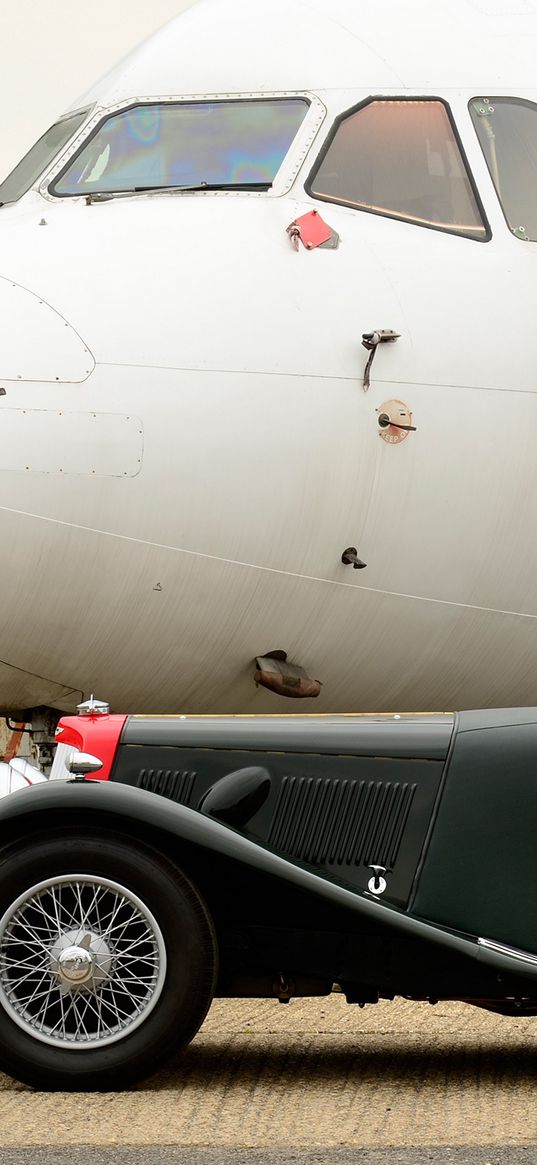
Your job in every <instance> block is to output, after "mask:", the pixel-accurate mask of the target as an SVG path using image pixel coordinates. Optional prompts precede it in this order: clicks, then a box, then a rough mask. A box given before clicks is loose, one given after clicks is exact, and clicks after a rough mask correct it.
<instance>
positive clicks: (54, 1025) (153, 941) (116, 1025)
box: [0, 874, 166, 1048]
mask: <svg viewBox="0 0 537 1165" xmlns="http://www.w3.org/2000/svg"><path fill="white" fill-rule="evenodd" d="M165 976H166V950H165V946H164V940H163V937H162V934H161V931H160V928H159V926H158V923H157V921H156V919H155V918H154V917H153V915H152V913H151V912H150V911H149V910H148V908H147V907H146V906H145V904H144V903H143V902H142V901H141V900H140V899H139V898H138V897H137V896H136V895H134V894H133V893H132V892H131V891H130V890H128V889H126V888H125V887H124V886H121V885H119V884H118V883H116V882H111V881H108V880H105V879H101V878H94V877H88V876H86V875H82V874H81V875H78V874H77V875H69V876H65V877H61V878H51V879H49V880H48V881H46V882H40V883H39V884H37V885H35V886H32V887H31V888H30V889H29V890H28V891H26V893H24V894H21V896H20V897H19V898H18V899H17V901H16V902H14V903H13V905H12V906H11V907H10V908H9V910H7V911H6V913H5V914H4V917H3V918H2V919H0V1006H2V1007H3V1008H4V1010H5V1011H6V1012H7V1013H8V1015H9V1016H10V1018H11V1019H12V1020H13V1021H14V1022H15V1023H16V1024H17V1025H18V1026H19V1027H21V1028H23V1029H24V1030H26V1032H28V1033H29V1034H31V1035H32V1036H33V1037H34V1038H36V1039H38V1040H41V1041H43V1042H44V1043H47V1044H52V1045H54V1046H61V1047H64V1048H65V1047H71V1048H73V1047H96V1046H99V1047H101V1046H103V1045H105V1044H110V1043H113V1042H115V1041H116V1040H119V1039H121V1038H123V1037H124V1036H125V1035H127V1034H130V1032H131V1031H133V1030H134V1029H135V1028H136V1027H138V1026H139V1025H140V1024H141V1023H143V1022H144V1020H145V1019H146V1018H147V1016H148V1015H149V1014H150V1012H151V1011H152V1010H153V1008H154V1006H155V1004H156V1003H157V1001H158V999H159V998H160V995H161V992H162V988H163V986H164V980H165Z"/></svg>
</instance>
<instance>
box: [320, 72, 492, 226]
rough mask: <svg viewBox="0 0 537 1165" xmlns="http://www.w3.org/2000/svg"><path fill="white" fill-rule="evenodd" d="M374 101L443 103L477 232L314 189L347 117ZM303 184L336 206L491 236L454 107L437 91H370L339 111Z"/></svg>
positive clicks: (403, 220) (422, 224) (361, 212)
mask: <svg viewBox="0 0 537 1165" xmlns="http://www.w3.org/2000/svg"><path fill="white" fill-rule="evenodd" d="M375 102H386V103H388V102H390V103H392V104H394V103H396V102H401V103H407V104H408V103H412V104H414V103H415V104H417V103H419V102H428V103H438V104H439V105H441V106H442V107H443V109H444V111H445V113H446V116H447V119H448V122H449V126H450V129H451V133H452V135H453V141H454V144H455V146H456V148H457V151H458V154H459V158H460V162H461V163H462V166H463V169H464V173H465V176H466V178H467V180H468V183H469V186H470V190H471V193H472V196H473V199H474V202H475V207H476V210H477V212H478V215H479V220H480V224H481V226H482V228H483V229H482V230H479V232H478V231H477V230H476V231H475V232H474V231H472V232H470V231H467V232H465V231H463V230H457V229H456V228H455V226H454V225H453V226H450V225H439V224H438V223H436V222H434V221H428V220H426V219H415V218H412V217H411V216H405V215H404V214H403V213H401V214H398V213H395V212H393V211H390V210H387V209H386V210H385V209H383V208H381V207H373V206H371V207H370V206H367V205H361V204H360V203H359V202H357V201H354V202H353V201H352V200H351V199H346V198H343V197H336V196H332V195H328V194H322V193H319V192H318V191H316V190H315V189H314V183H315V178H316V177H317V174H318V173H319V171H320V169H321V167H322V165H323V162H324V160H325V157H326V155H327V154H328V152H329V150H330V148H331V146H332V144H333V142H334V141H335V138H336V136H337V134H338V132H339V129H340V127H341V125H342V124H343V123H344V122H345V121H346V120H348V118H350V117H353V116H354V115H355V114H357V113H360V112H362V110H364V109H366V108H367V106H369V105H372V104H374V103H375ZM304 185H305V190H306V193H307V194H308V195H309V196H310V198H312V199H314V200H315V201H319V202H328V203H330V204H332V205H335V206H344V207H348V208H349V210H355V211H357V212H359V213H360V214H371V215H374V216H376V217H378V218H386V219H391V220H392V221H393V222H399V223H405V224H407V225H408V226H415V227H419V228H421V229H425V230H431V231H436V232H437V233H438V234H442V235H449V236H450V237H456V238H460V239H468V240H469V241H470V242H476V243H488V242H490V240H491V238H492V230H491V228H490V224H489V221H488V218H487V215H486V212H485V207H484V205H483V201H482V199H481V195H480V191H479V187H478V185H477V182H476V180H475V177H474V173H473V170H472V167H471V166H470V162H469V160H468V157H467V154H466V150H465V148H464V145H463V142H462V138H461V135H460V133H459V129H458V126H457V122H456V120H455V117H454V115H453V111H452V109H451V106H450V104H449V102H448V101H446V99H445V98H444V97H439V96H438V95H436V94H418V95H414V94H404V95H402V94H397V93H394V94H391V93H390V94H387V93H377V94H371V95H370V96H368V97H366V98H365V99H364V100H363V101H359V102H358V103H357V104H356V105H353V106H350V107H349V108H348V109H345V110H344V111H343V112H342V113H340V114H338V116H337V117H336V119H335V121H334V122H333V124H332V126H331V128H330V130H329V132H328V135H327V137H326V139H325V141H324V142H323V145H322V147H321V150H320V152H319V153H318V155H317V157H316V159H315V162H314V163H313V166H312V168H311V170H310V172H309V174H308V176H307V179H306V182H305V184H304Z"/></svg>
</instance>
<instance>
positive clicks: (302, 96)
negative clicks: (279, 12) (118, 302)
mask: <svg viewBox="0 0 537 1165" xmlns="http://www.w3.org/2000/svg"><path fill="white" fill-rule="evenodd" d="M278 102H283V103H290V102H293V103H295V104H296V105H297V106H302V107H303V116H302V118H301V120H300V121H298V123H297V125H296V127H295V129H294V132H293V134H292V135H290V136H289V140H288V142H287V143H286V145H285V150H284V152H283V154H282V156H281V158H280V159H279V161H278V165H277V167H276V168H275V170H274V175H273V178H272V179H269V178H268V177H267V180H266V181H265V182H259V181H258V180H256V181H254V180H252V181H251V182H245V181H243V180H242V178H238V179H237V181H236V182H212V181H211V180H208V181H204V180H201V181H200V182H195V183H188V182H185V183H182V182H177V183H175V182H169V183H166V182H165V183H163V182H162V180H161V179H160V178H159V179H158V180H157V179H155V185H154V187H153V186H152V185H151V184H150V183H147V182H141V181H140V180H138V181H136V182H134V181H131V182H128V180H126V181H125V182H124V184H123V185H120V184H117V187H116V188H114V189H112V188H111V187H105V186H102V185H101V186H97V185H93V184H92V185H89V184H88V185H86V186H85V187H81V188H80V189H78V190H76V191H74V190H73V191H62V190H61V189H58V186H59V185H60V183H61V181H62V179H63V178H64V176H65V175H66V174H67V173H68V171H69V169H70V168H71V167H72V165H73V163H75V162H76V160H77V158H79V157H80V156H81V154H82V153H83V151H84V150H86V149H87V147H88V146H89V145H90V144H91V142H92V141H93V140H94V139H95V138H96V137H97V136H98V134H99V133H100V132H101V130H102V129H103V127H104V126H105V125H106V123H107V122H110V121H111V120H112V119H114V118H118V117H120V116H121V115H123V114H128V113H129V112H130V111H131V110H138V109H147V108H148V107H149V108H153V109H154V108H156V107H160V108H170V107H174V108H184V107H192V106H213V107H214V106H216V105H217V106H224V105H225V106H231V105H244V104H249V105H253V104H265V105H274V104H275V103H278ZM312 107H314V108H315V116H314V117H313V118H312V117H311V111H312ZM325 112H326V111H325V108H324V106H323V105H322V103H321V102H320V101H319V100H318V99H317V98H316V97H315V96H314V95H312V94H309V93H305V92H304V93H300V92H292V93H282V92H279V93H260V94H253V93H248V94H233V95H232V96H227V95H224V96H222V95H221V94H214V95H213V94H210V95H209V94H207V95H205V94H204V95H203V97H199V96H197V95H196V96H181V97H167V98H151V99H150V98H147V99H146V98H143V99H139V100H136V101H132V100H131V101H129V102H123V103H121V104H118V105H117V106H113V107H110V108H108V109H106V110H103V109H100V110H99V113H98V116H96V117H95V118H94V119H93V121H92V122H91V123H89V124H88V126H87V127H86V129H87V131H88V132H87V133H86V135H85V137H84V139H83V140H82V141H81V142H80V141H79V142H78V143H77V148H76V150H74V151H73V152H72V153H71V154H70V156H69V157H68V158H67V159H66V160H62V161H63V163H64V164H62V166H61V167H60V166H58V167H57V168H54V169H53V171H52V173H49V174H48V175H47V181H46V190H43V193H45V194H46V195H48V197H49V198H52V199H55V200H56V199H63V198H84V199H87V198H88V196H90V197H93V198H95V200H96V201H98V200H99V195H102V197H103V199H106V196H107V195H110V196H112V197H113V196H114V195H120V194H122V193H127V194H129V193H130V194H137V193H141V192H143V193H151V192H152V191H153V189H154V190H155V193H165V192H168V193H173V192H174V191H176V192H180V191H181V189H182V188H183V189H184V191H185V192H188V187H189V186H190V187H191V189H193V188H194V187H196V188H199V193H201V194H203V193H210V192H211V187H212V189H213V192H214V191H215V190H216V189H217V187H218V186H219V187H220V188H221V189H225V190H226V192H227V193H233V192H234V190H237V191H243V192H244V191H246V192H248V193H249V192H250V191H251V192H252V193H257V194H259V193H264V192H266V191H270V193H273V192H274V190H273V188H274V186H275V184H276V178H277V177H278V175H279V174H280V171H281V170H282V168H283V166H284V164H285V162H286V161H288V159H289V156H290V154H291V152H293V155H294V154H295V150H296V149H297V148H298V147H299V144H300V147H301V156H300V157H299V159H298V160H297V164H296V165H295V167H294V170H293V174H292V176H291V178H290V181H289V182H288V185H290V184H291V182H292V181H293V180H294V178H295V176H296V173H297V172H298V169H299V167H300V165H301V164H302V161H303V158H304V157H305V155H306V153H307V152H308V150H309V147H310V145H311V142H312V141H313V138H314V136H315V135H316V133H317V130H318V128H319V125H320V124H321V122H322V120H323V119H324V116H325ZM142 186H143V187H144V189H143V191H142V190H141V187H142ZM281 192H283V191H278V193H281Z"/></svg>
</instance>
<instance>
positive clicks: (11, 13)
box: [0, 0, 193, 181]
mask: <svg viewBox="0 0 537 1165" xmlns="http://www.w3.org/2000/svg"><path fill="white" fill-rule="evenodd" d="M192 2H193V0H149V2H148V0H92V3H91V4H74V3H73V0H16V2H11V3H10V0H0V46H1V50H2V68H1V70H0V181H1V179H2V178H4V177H5V175H6V174H7V173H8V172H9V171H10V170H11V169H12V167H13V165H14V164H15V162H18V161H19V158H21V157H22V155H23V154H24V153H25V152H26V150H27V149H29V147H30V146H31V145H32V144H33V142H34V141H36V139H37V138H38V137H39V136H40V134H42V133H44V131H45V130H46V129H47V128H48V126H49V125H50V124H51V123H52V122H53V121H54V119H55V118H56V117H57V115H58V114H59V113H62V112H63V110H64V109H65V108H66V107H67V106H69V105H70V104H71V102H72V101H73V100H74V99H75V98H76V97H77V96H78V94H79V93H83V92H84V90H85V89H87V88H88V86H89V85H90V84H91V82H92V81H94V80H95V79H96V78H97V77H99V76H100V75H101V74H102V73H104V72H106V70H107V69H108V68H109V67H110V66H111V65H113V64H114V62H115V61H116V60H118V58H120V57H122V56H124V54H125V53H127V52H128V51H129V50H130V49H131V48H133V46H134V45H136V44H138V43H139V41H141V40H143V39H144V38H145V37H146V36H148V35H149V34H150V33H151V32H154V30H155V29H157V28H159V27H160V25H161V24H164V23H165V21H167V20H170V19H171V17H172V16H175V15H176V14H177V13H179V12H182V11H183V9H184V8H188V7H190V4H191V3H192Z"/></svg>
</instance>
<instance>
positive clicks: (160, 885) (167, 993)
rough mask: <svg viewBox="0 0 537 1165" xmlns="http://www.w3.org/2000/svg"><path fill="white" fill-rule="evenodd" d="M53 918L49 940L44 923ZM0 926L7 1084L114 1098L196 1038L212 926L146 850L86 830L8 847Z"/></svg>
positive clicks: (165, 865)
mask: <svg viewBox="0 0 537 1165" xmlns="http://www.w3.org/2000/svg"><path fill="white" fill-rule="evenodd" d="M74 875H81V876H82V877H85V878H87V879H88V881H87V882H83V881H79V882H76V879H74V878H73V880H72V881H70V880H69V879H70V876H74ZM77 886H78V887H79V889H77ZM80 887H81V889H80ZM118 887H119V892H118ZM30 891H31V893H30ZM121 891H125V893H124V894H122V893H121ZM91 895H93V903H94V905H93V907H92V906H91ZM114 895H115V896H116V897H115V899H114V897H113V896H114ZM82 900H83V904H82ZM79 901H80V903H81V905H80V920H81V924H80V929H79V930H78V929H77V930H76V932H75V930H74V929H73V927H74V925H75V923H74V922H73V920H75V921H76V919H77V918H78V914H77V910H78V902H79ZM17 902H19V903H21V904H20V905H18V906H16V905H15V904H16V903H17ZM56 902H57V903H58V906H59V910H58V907H57V905H55V904H56ZM114 902H115V903H117V904H118V905H117V907H116V906H114V908H112V904H113V903H114ZM51 903H52V904H53V905H51ZM114 909H115V910H116V913H115V914H114V912H113V910H114ZM92 910H93V913H92ZM58 913H59V914H60V923H59V924H58V926H57V927H56V928H55V926H54V924H53V923H52V922H48V921H47V919H48V918H50V917H51V916H52V915H53V914H56V917H57V916H58ZM125 919H127V922H126V923H124V920H125ZM0 920H3V921H0V1067H1V1068H2V1069H3V1070H4V1071H5V1072H7V1073H9V1074H10V1075H11V1076H15V1077H16V1078H17V1079H19V1080H21V1081H24V1082H25V1083H27V1084H31V1085H33V1086H34V1087H36V1088H42V1089H46V1090H54V1089H62V1090H71V1089H72V1090H95V1089H97V1090H106V1089H110V1088H112V1089H114V1090H118V1089H121V1088H124V1087H126V1086H128V1085H129V1084H130V1083H132V1082H133V1081H134V1080H136V1079H139V1078H140V1077H143V1076H148V1075H149V1074H150V1073H151V1072H154V1071H155V1070H156V1069H157V1068H158V1067H160V1066H161V1065H162V1063H163V1062H164V1061H165V1059H166V1057H167V1056H169V1055H170V1054H171V1053H173V1052H175V1051H176V1050H177V1049H179V1048H180V1047H182V1046H184V1045H185V1044H187V1043H188V1042H189V1041H190V1040H191V1039H192V1038H193V1037H194V1036H195V1035H196V1032H197V1031H198V1030H199V1028H200V1027H201V1024H202V1023H203V1020H204V1019H205V1016H206V1014H207V1011H208V1008H209V1006H210V1003H211V1001H212V997H213V993H214V986H215V980H216V970H217V946H216V937H215V933H214V929H213V926H212V922H211V918H210V915H209V913H208V911H207V908H206V906H205V904H204V903H203V901H202V899H201V897H200V895H199V894H198V892H197V890H196V889H195V888H194V886H193V885H192V884H191V883H190V882H189V880H188V879H187V878H186V877H185V876H184V874H182V873H181V871H179V870H178V869H176V868H175V866H174V865H173V864H172V863H171V862H169V861H168V860H167V859H166V858H164V857H162V855H161V854H159V853H158V852H156V851H154V850H152V849H150V848H149V847H147V848H146V847H145V846H144V845H143V844H140V843H138V842H137V841H131V840H129V839H128V838H124V837H121V836H120V835H118V834H115V833H112V832H106V831H104V830H103V831H98V832H97V830H95V829H94V830H91V831H89V830H88V831H81V832H79V831H78V830H77V831H73V833H70V832H62V833H61V832H58V833H52V834H51V833H48V834H47V836H46V837H41V836H40V835H36V836H34V837H33V838H32V839H29V840H28V841H26V842H25V843H22V844H19V845H14V846H12V847H10V848H9V849H8V850H4V851H3V852H2V854H1V855H0ZM6 920H7V921H6ZM28 922H29V923H30V928H31V933H32V935H33V936H34V937H32V939H31V942H30V944H29V946H28V948H26V947H25V946H24V942H23V941H22V940H24V939H25V936H26V934H27V929H25V928H26V927H27V925H28ZM114 923H115V925H114ZM34 924H35V930H34V929H32V928H33V927H34ZM46 927H48V928H49V931H50V933H48V932H47V931H46ZM107 927H108V930H107ZM136 927H137V928H138V929H136ZM56 931H57V932H58V936H59V937H58V939H57V940H56V939H55V933H56ZM83 931H84V935H83V936H82V937H80V936H81V935H82V932H83ZM114 931H115V932H116V933H115V934H114V933H113V932H114ZM139 936H141V937H139ZM43 939H44V940H45V941H44V942H43ZM21 941H22V945H21ZM121 942H122V943H123V946H121ZM17 944H18V945H17ZM77 944H79V945H77ZM67 947H68V948H69V952H68V951H67ZM82 948H84V949H85V950H87V952H88V953H87V955H86V954H84V950H83V949H82ZM51 952H52V953H51ZM77 952H78V953H77ZM133 952H134V953H133ZM14 956H16V958H15V957H14ZM90 962H91V968H90ZM21 964H25V965H24V966H21ZM28 967H30V971H28ZM33 967H35V968H36V970H35V971H33V970H32V968H33ZM133 967H134V970H133V969H132V968H133ZM51 968H52V969H51ZM80 968H82V969H80ZM142 971H143V972H144V974H142ZM38 974H39V975H41V976H42V981H41V982H39V980H38V979H37V975H38ZM81 974H84V975H85V976H86V981H85V982H84V984H83V985H82V986H81V984H80V983H78V982H75V981H74V980H75V979H76V978H77V977H78V978H79V977H80V975H81ZM24 975H26V979H24V978H23V976H24ZM32 976H33V977H32ZM65 976H68V977H69V978H68V979H67V980H66V978H65ZM88 976H90V977H89V978H88ZM96 976H97V977H98V978H99V981H98V982H97V981H96ZM136 976H138V978H137V977H136ZM149 980H151V982H148V981H149ZM34 982H35V984H36V994H35V997H34V999H32V998H30V996H31V994H32V990H33V984H34ZM132 983H134V984H135V985H134V987H131V984H132ZM43 984H44V987H43ZM50 984H52V987H51V986H50ZM60 986H61V990H60ZM25 992H26V994H25ZM118 996H119V1000H120V1003H121V1007H119V1006H118V1004H117V999H118ZM75 997H76V998H75ZM110 1000H113V1006H114V1008H115V1012H114V1011H113V1010H112V1003H111V1002H110ZM140 1001H141V1002H140ZM36 1009H39V1010H38V1011H36ZM125 1009H126V1012H125ZM145 1011H147V1016H146V1015H145ZM124 1014H126V1018H122V1017H123V1016H124ZM36 1015H37V1019H36ZM81 1015H84V1020H83V1021H82V1024H83V1030H84V1031H86V1029H87V1030H89V1036H88V1035H87V1033H86V1035H82V1034H81V1032H80V1030H79V1026H77V1025H79V1024H80V1022H81V1021H80V1018H79V1017H80V1016H81ZM58 1016H60V1019H59V1020H58V1021H57V1022H56V1020H57V1017H58ZM73 1016H74V1017H75V1018H74V1019H73ZM95 1016H96V1017H97V1018H95ZM103 1016H104V1018H103ZM45 1021H46V1022H45ZM38 1022H39V1024H41V1030H40V1031H37V1030H35V1029H36V1025H37V1023H38ZM54 1024H56V1030H55V1028H54ZM114 1024H115V1027H114ZM58 1025H59V1026H58ZM122 1025H123V1026H124V1028H125V1030H123V1026H122ZM130 1028H132V1030H129V1029H130ZM58 1032H59V1034H58Z"/></svg>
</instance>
